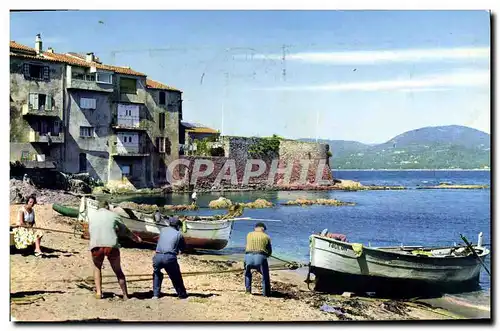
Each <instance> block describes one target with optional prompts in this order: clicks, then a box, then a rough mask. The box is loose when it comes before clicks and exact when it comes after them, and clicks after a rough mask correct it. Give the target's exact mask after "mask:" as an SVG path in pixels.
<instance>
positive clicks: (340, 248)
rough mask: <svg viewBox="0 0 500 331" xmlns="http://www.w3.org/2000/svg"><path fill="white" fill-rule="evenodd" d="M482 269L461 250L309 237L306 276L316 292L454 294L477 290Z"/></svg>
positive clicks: (480, 251) (482, 254)
mask: <svg viewBox="0 0 500 331" xmlns="http://www.w3.org/2000/svg"><path fill="white" fill-rule="evenodd" d="M473 248H474V250H475V251H476V253H477V255H478V257H479V258H480V259H482V260H483V261H484V258H485V257H486V256H487V255H488V254H489V253H490V252H489V250H488V249H486V248H485V247H480V246H478V245H476V246H473ZM481 268H482V265H481V262H480V261H479V260H478V259H477V258H476V257H475V256H474V255H473V254H472V253H470V252H469V251H468V249H467V247H465V246H452V247H441V248H424V247H422V246H413V247H411V246H400V247H379V248H376V247H366V246H363V245H361V244H355V243H349V242H344V241H340V240H336V239H333V238H329V237H327V236H324V235H316V234H315V235H312V236H311V237H310V272H311V273H313V274H314V275H315V278H316V287H317V288H318V289H321V288H328V289H338V290H339V291H342V290H352V291H357V290H361V291H374V292H377V291H386V290H392V291H399V290H401V289H403V290H411V289H417V290H420V289H421V290H423V289H426V290H427V289H428V290H434V289H444V290H445V291H449V290H450V289H452V290H453V289H454V290H458V289H459V288H466V287H470V286H472V287H477V284H478V281H479V273H480V271H481ZM462 285H463V286H462Z"/></svg>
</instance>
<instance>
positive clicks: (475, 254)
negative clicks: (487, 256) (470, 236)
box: [460, 234, 491, 277]
mask: <svg viewBox="0 0 500 331" xmlns="http://www.w3.org/2000/svg"><path fill="white" fill-rule="evenodd" d="M460 237H461V238H462V240H463V241H464V242H465V244H466V245H467V248H469V250H470V251H471V252H472V255H474V257H475V258H476V259H478V261H479V263H481V265H482V266H483V268H484V270H486V272H487V273H488V275H490V277H491V273H490V271H489V270H488V268H487V267H486V265H484V263H483V260H482V259H481V258H480V257H479V255H477V253H476V250H475V249H474V248H473V247H472V245H471V243H469V241H468V240H467V238H465V237H464V236H462V234H460Z"/></svg>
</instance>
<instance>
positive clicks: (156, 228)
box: [79, 198, 234, 250]
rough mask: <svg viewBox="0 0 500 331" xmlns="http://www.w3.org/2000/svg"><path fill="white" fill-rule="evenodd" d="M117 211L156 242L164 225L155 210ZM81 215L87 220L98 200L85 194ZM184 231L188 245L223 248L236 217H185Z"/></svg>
mask: <svg viewBox="0 0 500 331" xmlns="http://www.w3.org/2000/svg"><path fill="white" fill-rule="evenodd" d="M116 210H117V209H115V213H117V215H118V216H120V218H121V220H122V222H123V223H124V224H125V225H126V226H127V227H128V228H129V229H130V231H132V232H133V233H134V234H136V235H138V236H139V237H141V239H143V240H144V241H148V242H153V243H156V242H157V241H158V237H159V235H160V229H161V228H162V227H164V226H165V225H162V224H157V223H155V221H154V217H153V215H152V214H145V213H141V212H138V211H134V212H133V214H130V213H129V212H127V213H124V212H125V211H124V210H123V209H122V211H121V212H117V211H116ZM80 211H84V212H81V215H82V216H79V218H80V220H82V221H84V222H88V219H89V218H90V219H91V218H92V217H93V215H94V213H95V212H96V211H97V201H95V200H93V199H86V198H82V202H81V205H80ZM184 223H185V226H183V230H182V235H183V237H184V240H185V242H186V248H187V249H210V250H221V249H223V248H225V247H226V246H227V245H228V243H229V239H230V238H231V233H232V230H233V224H234V222H233V221H230V220H196V221H191V220H186V221H184Z"/></svg>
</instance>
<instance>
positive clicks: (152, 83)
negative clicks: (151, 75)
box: [146, 79, 181, 92]
mask: <svg viewBox="0 0 500 331" xmlns="http://www.w3.org/2000/svg"><path fill="white" fill-rule="evenodd" d="M146 87H147V88H153V89H159V90H169V91H177V92H181V90H179V89H176V88H175V87H172V86H168V85H165V84H162V83H160V82H157V81H155V80H152V79H146Z"/></svg>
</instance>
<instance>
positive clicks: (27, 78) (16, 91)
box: [10, 36, 65, 170]
mask: <svg viewBox="0 0 500 331" xmlns="http://www.w3.org/2000/svg"><path fill="white" fill-rule="evenodd" d="M64 68H65V66H64V64H63V63H60V62H58V61H54V60H51V59H45V58H44V57H43V56H42V41H41V38H40V36H37V38H36V44H35V48H31V47H27V46H24V45H21V44H18V43H16V42H14V41H13V42H11V43H10V160H11V161H16V160H17V161H22V162H23V163H24V164H25V166H27V167H48V168H56V169H59V170H62V169H63V166H64V152H63V151H64V149H63V147H64V143H65V136H64V127H63V122H62V120H63V109H64Z"/></svg>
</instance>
